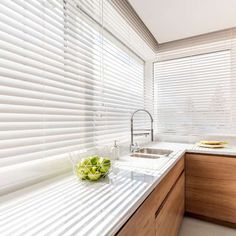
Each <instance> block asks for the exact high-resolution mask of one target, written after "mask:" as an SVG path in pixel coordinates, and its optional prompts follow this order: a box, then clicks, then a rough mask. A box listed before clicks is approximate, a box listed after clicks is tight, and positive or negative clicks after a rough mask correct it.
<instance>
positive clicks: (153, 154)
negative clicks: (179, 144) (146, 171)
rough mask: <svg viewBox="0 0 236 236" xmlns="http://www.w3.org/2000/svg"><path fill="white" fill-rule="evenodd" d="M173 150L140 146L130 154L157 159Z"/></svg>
mask: <svg viewBox="0 0 236 236" xmlns="http://www.w3.org/2000/svg"><path fill="white" fill-rule="evenodd" d="M172 152H173V151H171V150H168V149H155V148H141V149H139V150H138V151H135V152H134V153H132V154H131V155H130V156H132V157H140V158H151V159H158V158H160V157H164V156H165V157H167V156H169V155H170V154H171V153H172Z"/></svg>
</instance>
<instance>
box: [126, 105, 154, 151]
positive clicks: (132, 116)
mask: <svg viewBox="0 0 236 236" xmlns="http://www.w3.org/2000/svg"><path fill="white" fill-rule="evenodd" d="M140 111H142V112H146V113H147V114H148V115H149V117H150V119H151V128H150V130H149V131H150V132H151V141H152V142H153V139H154V138H153V118H152V115H151V113H150V112H149V111H147V110H145V109H138V110H136V111H134V112H133V113H132V115H131V119H130V122H131V144H130V151H132V152H133V151H135V150H134V149H135V148H134V147H135V146H134V122H133V121H134V115H135V114H136V113H137V112H140ZM148 134H150V133H148ZM138 135H147V133H141V134H138Z"/></svg>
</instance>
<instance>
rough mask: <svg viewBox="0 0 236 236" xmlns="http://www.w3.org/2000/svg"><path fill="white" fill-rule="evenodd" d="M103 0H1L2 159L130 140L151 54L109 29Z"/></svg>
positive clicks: (37, 156)
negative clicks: (131, 122)
mask: <svg viewBox="0 0 236 236" xmlns="http://www.w3.org/2000/svg"><path fill="white" fill-rule="evenodd" d="M95 2H96V5H93V1H76V0H65V1H64V0H50V1H49V0H31V1H24V0H16V1H13V0H12V1H9V0H2V1H1V2H0V77H1V79H0V93H1V95H0V106H1V109H0V113H1V115H0V140H1V143H0V147H1V149H0V166H6V165H11V164H15V163H20V162H24V161H31V160H35V159H41V158H51V157H53V158H55V157H57V156H61V155H67V154H68V153H70V152H72V151H81V150H87V149H90V148H94V147H96V146H97V145H101V144H110V143H111V142H113V140H114V139H117V140H118V141H121V142H124V141H128V140H129V117H130V114H131V112H132V111H133V110H135V109H138V108H143V106H144V94H143V83H144V82H143V80H144V62H143V61H142V60H141V59H139V58H138V57H137V56H136V55H134V53H133V52H131V51H130V50H129V49H128V48H127V47H125V46H124V45H123V44H122V43H119V41H117V40H116V39H115V38H114V37H113V36H112V35H110V34H109V33H107V32H105V31H104V28H103V26H102V25H100V23H102V22H103V3H102V1H95ZM84 9H87V10H89V11H90V12H94V16H96V20H95V19H93V18H91V17H89V15H88V14H87V13H86V12H85V11H84Z"/></svg>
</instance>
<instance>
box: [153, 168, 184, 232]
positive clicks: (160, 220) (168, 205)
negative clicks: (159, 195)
mask: <svg viewBox="0 0 236 236" xmlns="http://www.w3.org/2000/svg"><path fill="white" fill-rule="evenodd" d="M184 179H185V176H184V173H183V174H182V175H181V177H180V178H179V179H178V181H177V183H176V184H175V185H174V187H173V189H172V190H171V192H170V193H169V194H168V196H167V197H166V199H165V201H164V202H163V204H162V206H161V207H160V209H159V210H158V212H157V213H156V221H155V224H156V235H157V236H165V235H168V236H176V235H178V232H179V229H180V226H181V223H182V219H183V216H184V212H185V209H184V205H185V204H184V201H185V196H184V195H185V181H184Z"/></svg>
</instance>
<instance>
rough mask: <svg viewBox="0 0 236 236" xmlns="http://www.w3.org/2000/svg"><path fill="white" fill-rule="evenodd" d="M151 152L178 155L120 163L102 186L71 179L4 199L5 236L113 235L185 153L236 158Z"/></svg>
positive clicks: (0, 222) (1, 227) (177, 147)
mask: <svg viewBox="0 0 236 236" xmlns="http://www.w3.org/2000/svg"><path fill="white" fill-rule="evenodd" d="M149 146H152V147H155V148H163V149H170V150H173V152H172V153H171V154H170V156H169V157H168V158H167V157H165V158H160V159H157V160H153V159H152V160H143V159H139V160H138V158H136V159H135V160H136V161H135V162H132V158H130V157H129V158H128V157H124V158H121V161H118V162H116V163H115V164H114V168H113V171H112V172H111V174H110V175H109V177H107V178H105V179H104V180H102V181H99V182H94V183H91V182H83V181H79V180H77V179H76V177H75V176H73V175H72V174H68V175H64V176H60V177H57V178H54V179H51V180H48V181H45V182H42V183H40V184H37V185H33V186H31V187H29V188H26V189H23V190H20V191H17V192H15V193H12V194H9V195H6V196H3V197H1V198H0V202H2V203H1V205H0V235H1V236H13V235H14V236H20V235H22V236H23V235H24V236H36V235H40V236H42V235H43V236H44V235H45V236H46V235H47V236H50V235H52V236H59V235H63V236H67V235H68V236H69V235H70V236H71V235H78V236H82V235H86V236H87V235H93V236H96V235H99V236H102V235H114V234H115V233H116V232H117V231H118V230H119V229H120V228H121V226H122V225H123V224H124V223H125V222H126V221H127V220H128V219H129V217H130V216H131V215H132V214H133V213H134V212H135V210H136V209H137V208H138V207H139V206H140V204H141V203H142V202H143V201H144V200H145V199H146V197H147V196H148V195H149V194H150V193H151V192H152V190H153V189H154V188H155V187H156V186H157V185H158V183H159V182H160V181H161V180H162V179H163V177H164V176H165V175H166V174H167V173H168V171H169V170H170V169H171V168H172V167H173V166H174V165H175V163H176V162H177V161H178V160H179V159H180V158H181V157H182V156H183V154H184V153H185V152H186V151H188V152H196V153H206V154H220V155H232V156H233V155H235V156H236V148H235V147H227V148H225V149H214V150H213V149H208V148H207V149H206V148H198V147H196V145H193V144H180V143H165V142H161V143H153V144H152V145H149ZM144 163H145V164H144Z"/></svg>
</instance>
